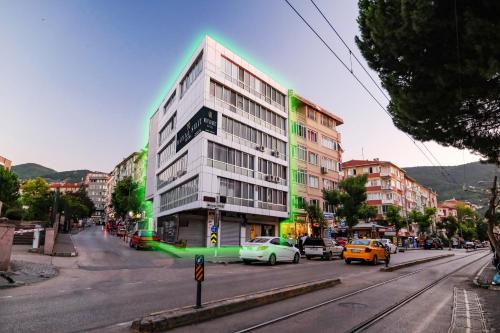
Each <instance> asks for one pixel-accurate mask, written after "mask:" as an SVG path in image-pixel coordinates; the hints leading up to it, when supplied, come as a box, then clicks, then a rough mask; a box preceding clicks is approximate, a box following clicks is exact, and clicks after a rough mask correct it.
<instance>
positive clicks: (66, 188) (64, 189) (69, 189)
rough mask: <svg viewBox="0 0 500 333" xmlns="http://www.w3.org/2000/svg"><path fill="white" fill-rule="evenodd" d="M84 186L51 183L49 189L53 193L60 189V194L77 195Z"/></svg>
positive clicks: (79, 184)
mask: <svg viewBox="0 0 500 333" xmlns="http://www.w3.org/2000/svg"><path fill="white" fill-rule="evenodd" d="M82 186H83V184H82V183H50V184H49V187H50V190H51V191H55V190H56V189H59V193H61V194H65V193H76V192H78V191H79V190H80V188H81V187H82Z"/></svg>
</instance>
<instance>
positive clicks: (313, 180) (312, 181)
mask: <svg viewBox="0 0 500 333" xmlns="http://www.w3.org/2000/svg"><path fill="white" fill-rule="evenodd" d="M308 183H309V186H310V187H314V188H319V178H318V177H316V176H312V175H309V180H308Z"/></svg>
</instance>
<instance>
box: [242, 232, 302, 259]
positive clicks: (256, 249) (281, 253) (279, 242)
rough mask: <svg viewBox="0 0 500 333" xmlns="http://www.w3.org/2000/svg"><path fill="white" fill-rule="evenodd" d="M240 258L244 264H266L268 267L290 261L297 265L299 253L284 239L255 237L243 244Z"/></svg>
mask: <svg viewBox="0 0 500 333" xmlns="http://www.w3.org/2000/svg"><path fill="white" fill-rule="evenodd" d="M240 258H241V259H242V260H243V263H245V264H249V263H251V262H267V263H269V265H275V264H276V262H278V261H290V262H293V263H294V264H298V263H299V260H300V252H299V249H297V248H296V247H294V246H293V245H292V243H290V242H289V241H288V240H286V239H284V238H279V237H257V238H255V239H253V240H251V241H250V242H246V243H244V244H243V246H242V247H241V249H240Z"/></svg>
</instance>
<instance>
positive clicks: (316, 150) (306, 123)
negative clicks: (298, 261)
mask: <svg viewBox="0 0 500 333" xmlns="http://www.w3.org/2000/svg"><path fill="white" fill-rule="evenodd" d="M289 95H290V112H289V119H290V135H289V138H290V155H291V158H290V173H291V177H290V178H291V183H290V193H291V198H290V200H291V205H290V207H291V208H290V209H291V214H290V216H291V218H290V221H288V222H283V223H282V224H281V235H282V236H284V237H290V238H294V237H296V236H297V235H302V234H305V233H307V234H312V233H318V232H319V228H318V226H317V225H312V224H311V223H310V222H309V221H308V219H307V217H306V214H305V211H304V209H303V207H304V205H305V204H306V203H308V204H315V205H318V206H319V207H320V208H321V209H322V210H323V212H324V214H325V218H326V220H327V222H328V223H329V225H330V226H331V227H333V209H332V207H329V206H328V205H327V204H325V203H324V201H323V195H322V191H321V190H322V189H334V188H337V186H338V183H339V181H340V180H341V178H342V175H341V163H342V148H341V145H340V143H341V135H340V133H339V132H338V131H337V126H340V125H342V124H343V123H344V121H343V120H342V118H340V117H338V116H337V115H334V114H333V113H331V112H330V111H328V110H325V109H324V108H322V107H321V106H319V105H317V104H315V103H313V102H311V101H309V100H307V99H306V98H304V97H302V96H300V95H297V94H295V93H293V91H289Z"/></svg>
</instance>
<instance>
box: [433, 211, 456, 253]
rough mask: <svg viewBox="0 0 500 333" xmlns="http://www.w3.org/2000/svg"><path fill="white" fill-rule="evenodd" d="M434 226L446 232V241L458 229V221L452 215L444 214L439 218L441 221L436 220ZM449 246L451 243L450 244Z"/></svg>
mask: <svg viewBox="0 0 500 333" xmlns="http://www.w3.org/2000/svg"><path fill="white" fill-rule="evenodd" d="M436 226H437V227H438V228H439V229H444V230H445V232H446V237H447V238H448V241H449V240H450V239H451V237H453V236H455V234H456V233H457V230H458V221H457V219H456V218H455V217H454V216H446V217H445V218H443V219H442V220H441V222H438V223H437V224H436ZM450 246H451V244H450Z"/></svg>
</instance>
